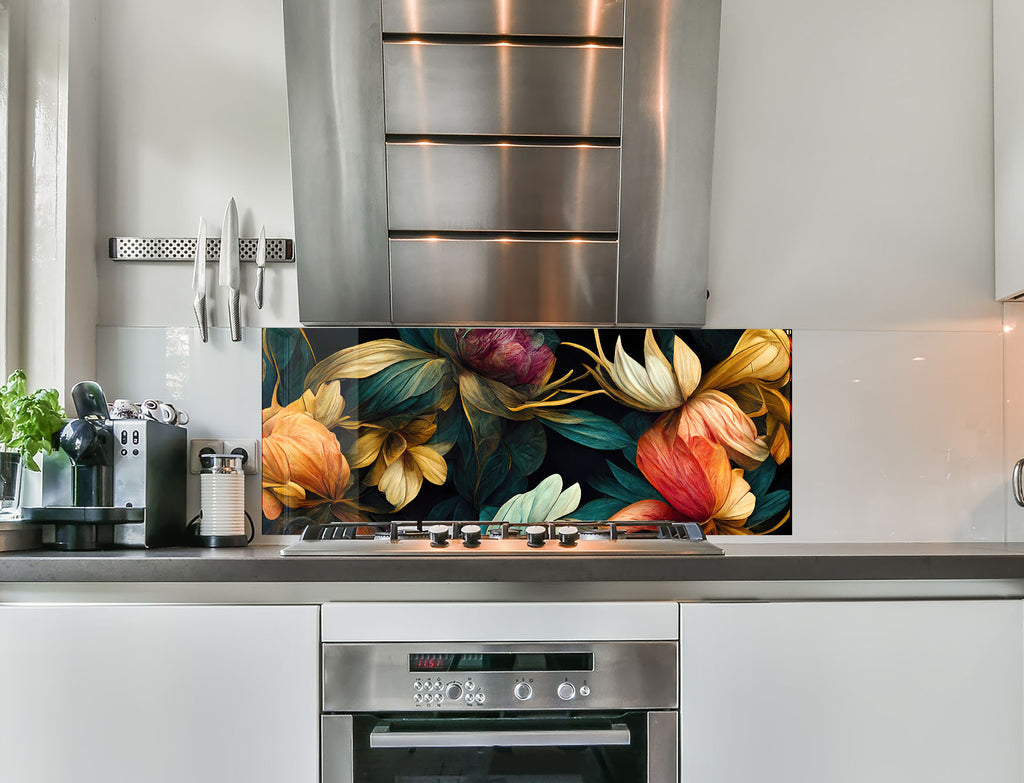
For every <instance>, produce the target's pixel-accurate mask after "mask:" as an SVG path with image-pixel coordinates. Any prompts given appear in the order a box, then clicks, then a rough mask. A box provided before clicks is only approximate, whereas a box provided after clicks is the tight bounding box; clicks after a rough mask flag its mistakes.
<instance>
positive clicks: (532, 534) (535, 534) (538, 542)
mask: <svg viewBox="0 0 1024 783" xmlns="http://www.w3.org/2000/svg"><path fill="white" fill-rule="evenodd" d="M547 537H548V529H547V528H546V527H544V525H530V526H529V527H528V528H526V545H527V546H532V547H538V546H544V539H546V538H547Z"/></svg>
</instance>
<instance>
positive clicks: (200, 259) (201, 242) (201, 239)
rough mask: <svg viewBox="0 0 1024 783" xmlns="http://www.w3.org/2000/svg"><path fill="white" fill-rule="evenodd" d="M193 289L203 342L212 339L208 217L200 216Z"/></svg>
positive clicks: (193, 267)
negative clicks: (208, 310) (208, 304)
mask: <svg viewBox="0 0 1024 783" xmlns="http://www.w3.org/2000/svg"><path fill="white" fill-rule="evenodd" d="M192 290H193V291H195V294H196V296H195V299H193V300H192V310H193V311H194V312H195V314H196V323H197V324H198V325H199V336H200V337H201V338H202V340H203V342H204V343H205V342H208V341H209V339H210V334H209V329H208V328H207V320H206V218H204V217H201V218H199V234H198V236H197V237H196V260H195V264H194V265H193V266H192Z"/></svg>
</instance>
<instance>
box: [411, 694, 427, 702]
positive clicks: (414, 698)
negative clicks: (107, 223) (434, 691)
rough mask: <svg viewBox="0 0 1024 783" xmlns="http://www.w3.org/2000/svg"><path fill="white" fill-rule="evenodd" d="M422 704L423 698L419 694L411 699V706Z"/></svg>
mask: <svg viewBox="0 0 1024 783" xmlns="http://www.w3.org/2000/svg"><path fill="white" fill-rule="evenodd" d="M428 698H429V697H428ZM422 702H423V697H422V696H420V694H418V693H417V694H416V695H415V696H413V697H412V703H413V704H421V703H422Z"/></svg>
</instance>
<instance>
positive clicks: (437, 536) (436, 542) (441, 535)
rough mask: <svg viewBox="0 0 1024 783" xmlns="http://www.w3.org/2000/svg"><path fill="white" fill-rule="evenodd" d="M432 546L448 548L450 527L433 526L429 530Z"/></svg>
mask: <svg viewBox="0 0 1024 783" xmlns="http://www.w3.org/2000/svg"><path fill="white" fill-rule="evenodd" d="M427 533H429V534H430V545H431V546H448V525H431V526H430V527H428V528H427Z"/></svg>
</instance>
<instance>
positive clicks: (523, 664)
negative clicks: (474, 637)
mask: <svg viewBox="0 0 1024 783" xmlns="http://www.w3.org/2000/svg"><path fill="white" fill-rule="evenodd" d="M593 670H594V654H593V653H589V652H586V653H585V652H557V653H552V652H517V653H412V654H411V655H410V656H409V671H410V672H591V671H593Z"/></svg>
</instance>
